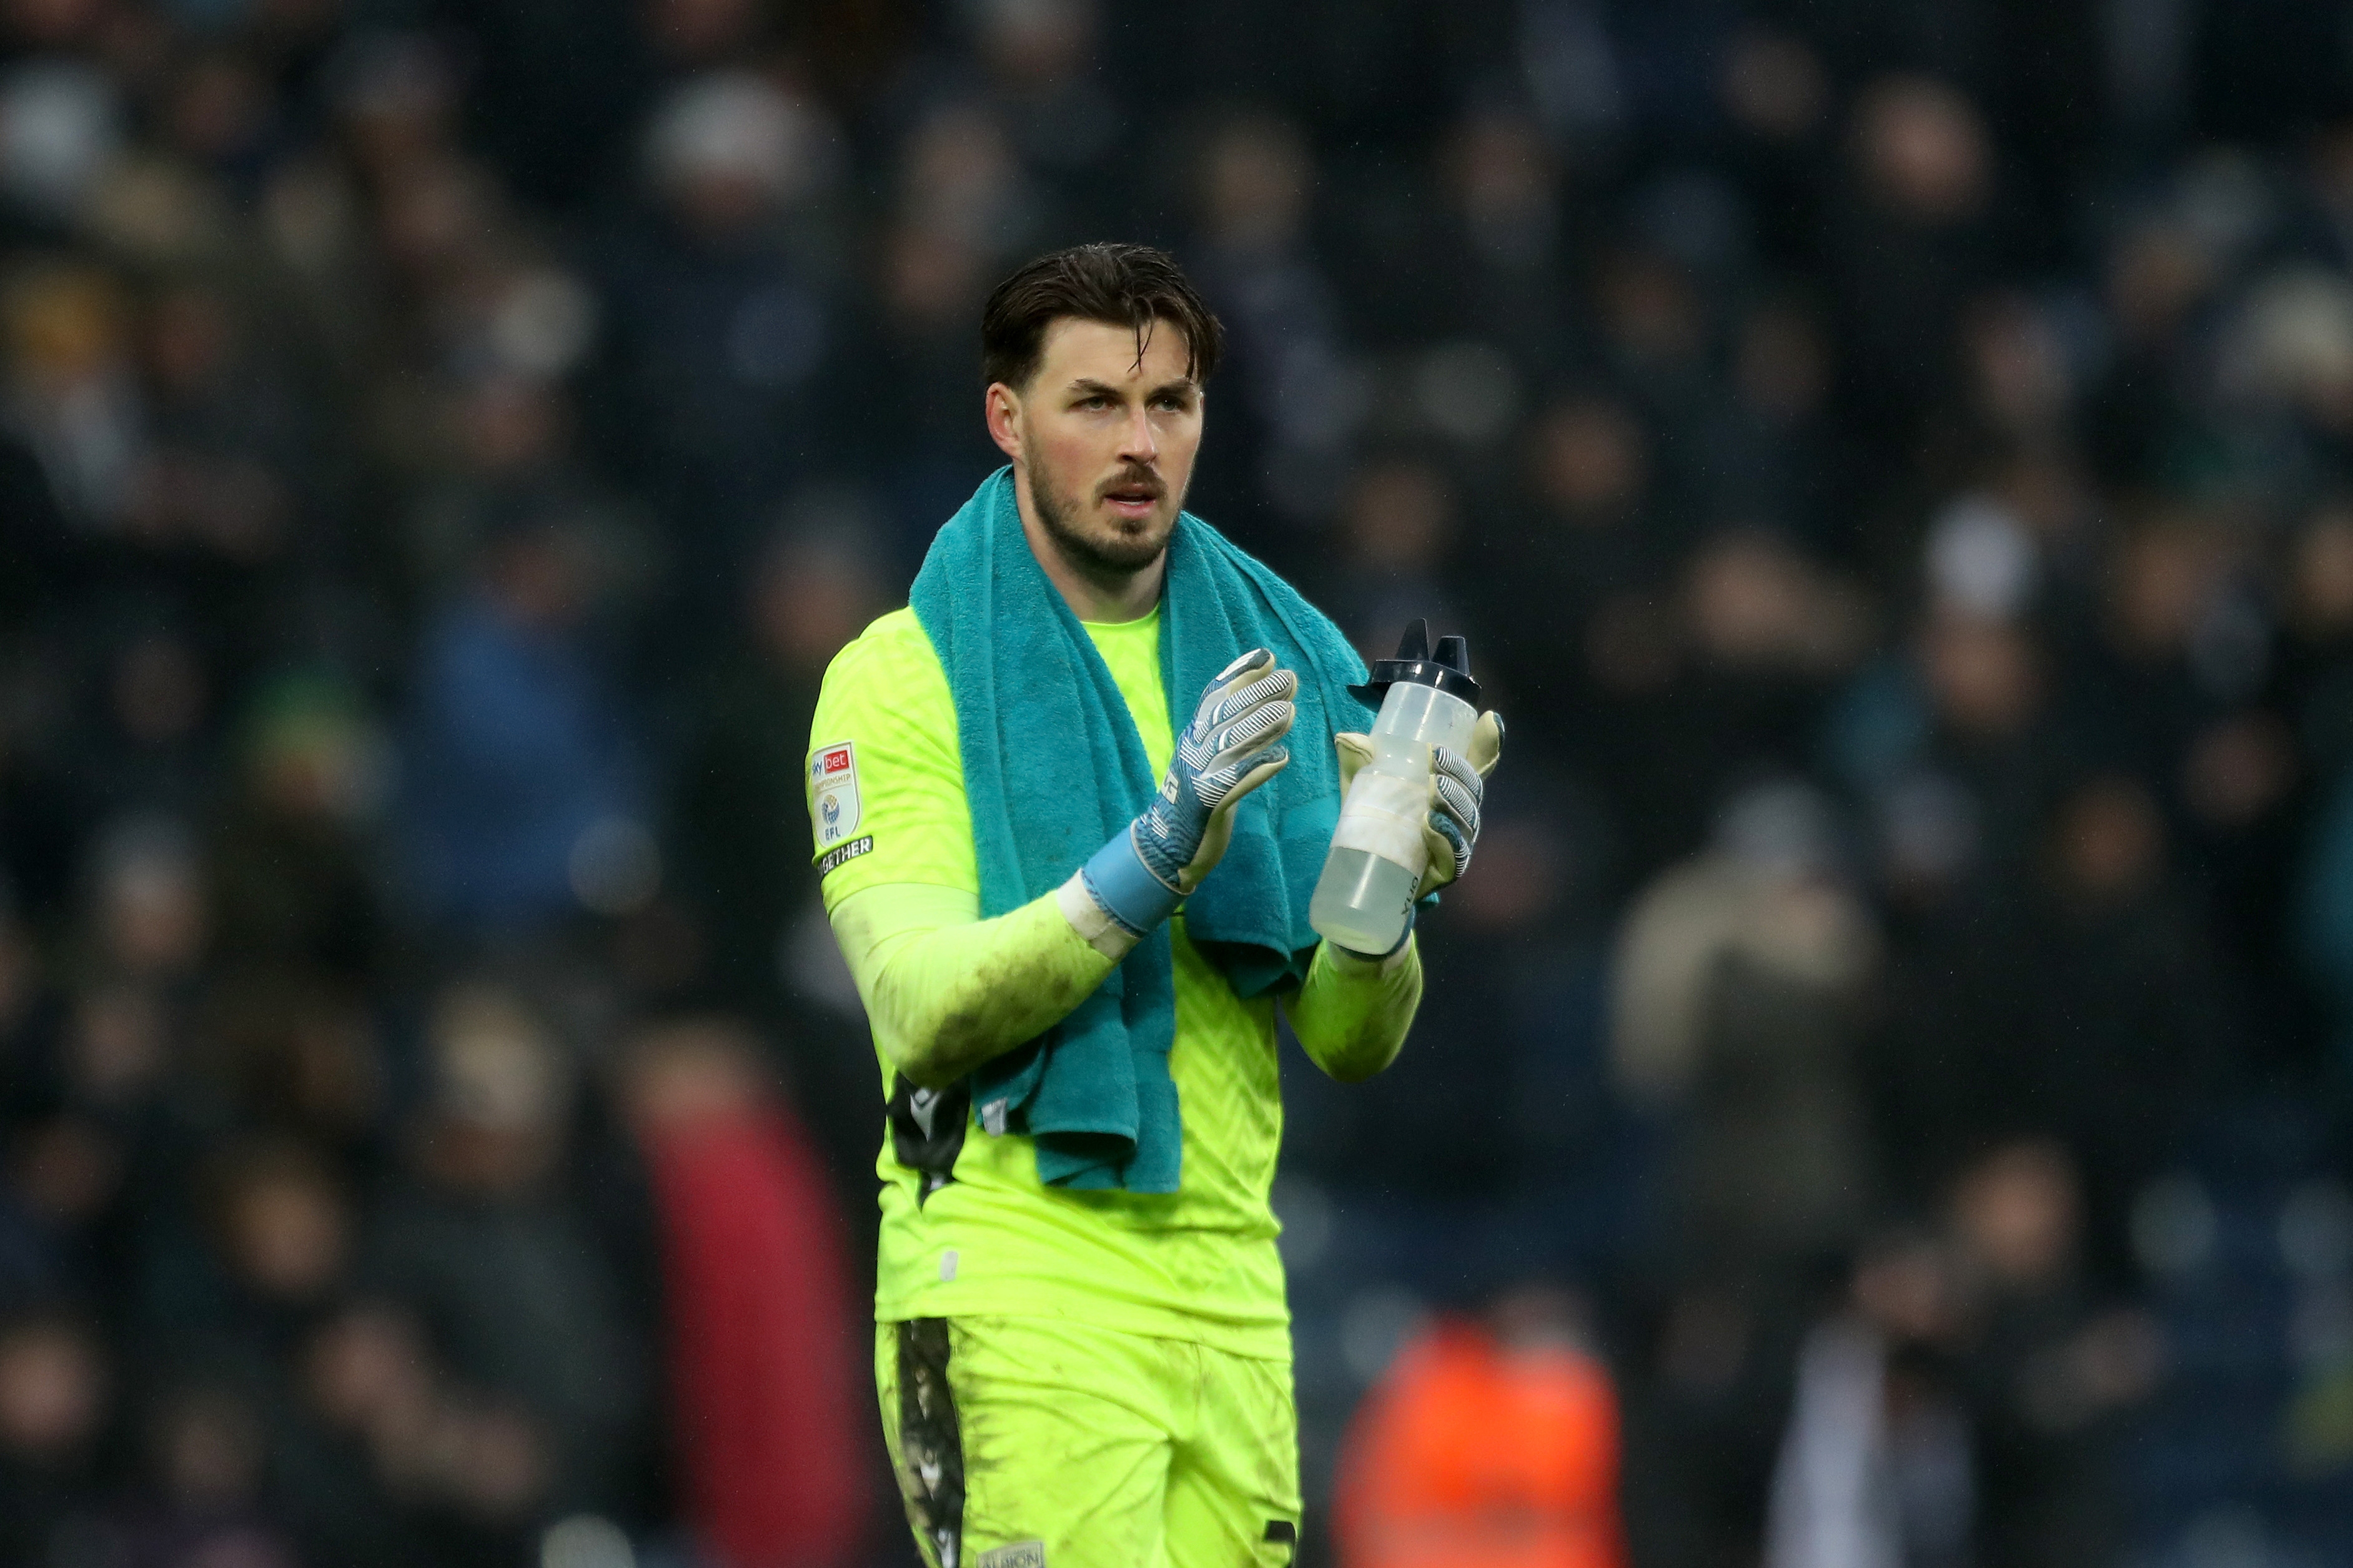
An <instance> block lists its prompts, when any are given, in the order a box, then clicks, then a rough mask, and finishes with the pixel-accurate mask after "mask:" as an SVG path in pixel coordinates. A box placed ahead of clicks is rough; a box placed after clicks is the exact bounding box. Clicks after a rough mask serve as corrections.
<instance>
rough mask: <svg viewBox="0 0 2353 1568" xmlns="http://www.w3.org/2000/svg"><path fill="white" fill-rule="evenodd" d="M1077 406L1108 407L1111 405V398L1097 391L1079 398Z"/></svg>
mask: <svg viewBox="0 0 2353 1568" xmlns="http://www.w3.org/2000/svg"><path fill="white" fill-rule="evenodd" d="M1079 406H1080V407H1082V408H1109V407H1110V406H1111V399H1110V398H1108V397H1105V396H1103V395H1102V394H1100V393H1098V394H1096V395H1094V396H1092V397H1082V398H1080V399H1079Z"/></svg>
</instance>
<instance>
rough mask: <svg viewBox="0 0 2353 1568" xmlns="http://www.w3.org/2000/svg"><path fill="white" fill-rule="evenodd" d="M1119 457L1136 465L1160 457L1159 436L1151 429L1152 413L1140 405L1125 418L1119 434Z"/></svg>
mask: <svg viewBox="0 0 2353 1568" xmlns="http://www.w3.org/2000/svg"><path fill="white" fill-rule="evenodd" d="M1119 455H1120V457H1121V458H1124V459H1125V460H1127V461H1130V462H1137V463H1149V462H1154V461H1156V460H1157V459H1158V458H1159V457H1160V434H1159V432H1158V431H1156V430H1155V429H1153V427H1152V412H1151V410H1150V409H1147V408H1145V407H1143V406H1141V405H1139V406H1137V407H1136V408H1135V409H1134V410H1133V411H1132V412H1131V413H1130V414H1129V415H1128V416H1127V423H1126V424H1125V426H1123V427H1122V428H1121V430H1120V434H1119Z"/></svg>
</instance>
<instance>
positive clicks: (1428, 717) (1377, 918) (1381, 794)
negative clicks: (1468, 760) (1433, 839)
mask: <svg viewBox="0 0 2353 1568" xmlns="http://www.w3.org/2000/svg"><path fill="white" fill-rule="evenodd" d="M1350 689H1351V690H1353V691H1355V692H1356V694H1357V695H1358V696H1360V697H1362V698H1364V699H1365V700H1366V701H1368V702H1370V701H1374V700H1378V701H1379V703H1380V715H1379V717H1378V718H1377V719H1375V720H1374V721H1373V728H1372V738H1373V760H1372V761H1371V762H1369V763H1366V764H1365V766H1364V767H1362V768H1361V769H1359V770H1358V771H1357V773H1356V780H1355V782H1353V783H1352V784H1349V786H1348V797H1347V799H1346V800H1345V801H1344V802H1342V804H1341V806H1340V825H1339V826H1338V827H1337V828H1336V829H1335V831H1334V833H1333V835H1332V853H1331V854H1330V856H1329V857H1328V858H1325V860H1324V874H1323V876H1322V877H1320V878H1318V879H1316V883H1315V896H1314V899H1313V900H1310V901H1309V903H1308V906H1307V923H1308V924H1309V925H1311V926H1313V927H1314V928H1315V931H1316V934H1317V935H1319V936H1322V937H1324V939H1325V940H1327V941H1329V942H1336V943H1337V944H1339V945H1340V946H1342V947H1345V948H1347V949H1349V950H1350V951H1352V952H1366V953H1374V952H1388V951H1389V950H1390V949H1391V948H1393V947H1395V946H1396V945H1397V944H1398V942H1399V941H1400V940H1401V939H1402V938H1403V937H1404V936H1405V931H1406V922H1407V921H1408V920H1409V919H1410V918H1411V915H1412V910H1413V890H1414V889H1415V888H1417V887H1419V885H1420V883H1421V874H1422V872H1423V870H1424V869H1425V868H1427V865H1428V860H1429V854H1428V850H1427V849H1426V848H1425V847H1424V840H1423V837H1422V825H1423V824H1424V822H1425V821H1427V820H1428V818H1429V816H1430V769H1431V763H1430V748H1431V747H1433V746H1444V747H1447V748H1448V749H1450V750H1451V751H1454V752H1461V750H1462V749H1463V747H1464V746H1466V745H1467V744H1468V743H1469V742H1470V740H1471V729H1472V725H1473V724H1475V723H1477V722H1478V719H1479V684H1478V682H1476V681H1474V680H1472V679H1471V654H1470V648H1469V647H1468V645H1467V644H1465V642H1464V641H1463V639H1462V638H1461V637H1442V638H1440V641H1439V644H1438V652H1437V654H1436V655H1435V656H1434V657H1433V656H1432V655H1431V653H1430V627H1429V623H1428V622H1426V621H1416V622H1414V623H1413V625H1412V626H1409V627H1407V628H1406V634H1405V638H1404V640H1403V641H1402V642H1401V643H1400V644H1399V645H1398V657H1397V658H1390V659H1382V660H1380V661H1379V662H1378V663H1377V664H1375V665H1374V666H1373V678H1372V679H1371V680H1370V681H1368V682H1366V684H1365V685H1363V686H1359V687H1352V688H1350Z"/></svg>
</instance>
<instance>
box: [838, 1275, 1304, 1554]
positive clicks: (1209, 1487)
mask: <svg viewBox="0 0 2353 1568" xmlns="http://www.w3.org/2000/svg"><path fill="white" fill-rule="evenodd" d="M945 1327H946V1344H947V1357H946V1367H945V1373H946V1384H947V1393H948V1395H949V1400H950V1406H951V1408H952V1410H953V1412H954V1417H955V1426H956V1428H957V1429H958V1430H957V1447H958V1449H959V1452H957V1453H956V1454H955V1456H954V1457H953V1462H956V1463H957V1464H958V1465H959V1468H961V1471H962V1479H963V1483H964V1506H963V1510H962V1518H961V1520H960V1521H937V1520H934V1519H933V1518H932V1517H930V1510H926V1509H924V1508H923V1504H922V1502H921V1501H920V1500H921V1499H922V1498H923V1497H924V1495H925V1493H924V1489H923V1477H922V1476H921V1475H919V1474H918V1473H916V1471H915V1470H914V1469H913V1467H912V1465H911V1461H910V1458H909V1455H908V1445H907V1443H906V1442H905V1441H904V1439H905V1437H906V1436H908V1434H907V1433H906V1432H905V1431H904V1430H903V1426H902V1422H903V1420H904V1419H905V1416H906V1414H907V1406H906V1403H905V1401H903V1400H902V1397H901V1394H902V1389H903V1388H904V1387H905V1386H906V1381H907V1380H909V1379H911V1378H916V1377H922V1376H923V1375H924V1372H925V1371H926V1370H934V1371H935V1370H936V1369H919V1368H902V1366H901V1364H900V1344H899V1325H898V1324H895V1323H881V1324H878V1325H877V1326H876V1329H875V1335H874V1383H875V1390H876V1392H877V1393H878V1394H880V1395H881V1405H882V1436H883V1439H884V1442H885V1443H886V1444H887V1445H888V1447H889V1448H890V1451H891V1465H892V1469H893V1470H894V1471H896V1472H897V1474H898V1477H899V1486H900V1490H901V1492H902V1495H903V1496H904V1497H906V1499H907V1500H908V1502H909V1509H908V1514H909V1520H910V1522H912V1523H913V1524H914V1525H915V1527H916V1531H917V1538H918V1540H919V1541H921V1542H922V1543H923V1552H924V1557H925V1560H926V1561H927V1562H928V1563H931V1564H932V1565H933V1568H938V1565H939V1563H940V1559H941V1557H942V1556H943V1555H944V1553H943V1552H941V1550H940V1543H939V1542H937V1541H936V1540H934V1539H926V1537H929V1536H930V1535H931V1534H932V1532H933V1531H932V1530H927V1529H926V1528H925V1527H926V1526H927V1525H929V1526H932V1527H933V1529H943V1528H944V1529H946V1530H947V1531H950V1535H951V1539H952V1540H953V1541H954V1542H955V1557H956V1562H957V1563H958V1564H959V1565H960V1568H987V1565H988V1564H989V1563H992V1561H995V1562H1006V1561H1011V1562H1016V1563H1018V1562H1025V1561H1035V1559H1025V1558H1023V1557H1022V1556H1021V1555H1020V1554H1019V1548H1020V1547H1022V1546H1024V1545H1032V1546H1035V1547H1036V1548H1038V1549H1039V1550H1040V1551H1042V1552H1043V1554H1044V1561H1045V1563H1046V1568H1261V1565H1262V1568H1276V1565H1278V1564H1288V1563H1291V1562H1292V1561H1293V1552H1294V1549H1295V1542H1296V1540H1297V1531H1298V1527H1299V1511H1300V1500H1299V1436H1298V1417H1297V1415H1296V1413H1295V1409H1294V1406H1293V1402H1292V1391H1291V1364H1290V1363H1289V1362H1288V1361H1287V1360H1282V1361H1265V1360H1261V1359H1260V1358H1258V1357H1255V1356H1240V1355H1233V1354H1230V1353H1229V1352H1223V1351H1219V1350H1214V1349H1211V1348H1209V1347H1208V1346H1204V1345H1199V1344H1195V1343H1191V1342H1187V1341H1184V1340H1171V1339H1161V1338H1156V1337H1154V1336H1151V1335H1146V1334H1124V1333H1118V1332H1115V1331H1108V1330H1103V1329H1092V1328H1087V1327H1083V1326H1079V1325H1072V1324H1065V1323H1052V1324H1049V1323H1042V1322H1039V1321H1037V1320H1035V1319H1029V1318H957V1319H951V1320H949V1321H948V1322H947V1323H946V1325H945ZM939 1414H940V1413H939V1412H934V1413H933V1415H934V1418H936V1416H937V1415H939ZM915 1419H916V1420H918V1421H923V1419H924V1416H923V1415H922V1414H921V1413H918V1414H917V1415H916V1416H915ZM938 1425H939V1426H943V1427H944V1426H946V1423H945V1422H944V1421H940V1422H938ZM919 1451H922V1452H923V1453H924V1454H925V1458H927V1459H928V1460H929V1461H930V1462H934V1463H936V1462H937V1461H938V1458H939V1456H938V1455H937V1454H936V1453H934V1452H932V1451H930V1450H928V1449H925V1448H923V1447H921V1446H920V1445H919ZM959 1524H960V1526H961V1528H960V1529H958V1528H957V1526H958V1525H959ZM1270 1526H1273V1527H1275V1528H1273V1529H1271V1530H1270V1529H1269V1527H1270ZM992 1552H999V1553H1002V1554H1003V1555H1002V1556H1000V1557H997V1558H995V1559H992V1557H991V1556H990V1553H992Z"/></svg>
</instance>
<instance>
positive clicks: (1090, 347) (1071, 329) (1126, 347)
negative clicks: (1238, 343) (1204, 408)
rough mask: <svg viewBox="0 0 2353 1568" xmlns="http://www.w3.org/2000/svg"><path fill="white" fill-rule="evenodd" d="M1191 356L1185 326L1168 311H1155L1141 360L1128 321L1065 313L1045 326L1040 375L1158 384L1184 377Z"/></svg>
mask: <svg viewBox="0 0 2353 1568" xmlns="http://www.w3.org/2000/svg"><path fill="white" fill-rule="evenodd" d="M1191 357H1192V356H1191V354H1190V353H1187V345H1186V342H1185V332H1184V330H1183V329H1182V328H1180V327H1178V326H1177V325H1176V323H1174V322H1172V321H1168V320H1167V319H1166V317H1155V319H1154V320H1153V322H1152V324H1151V325H1150V326H1149V327H1147V328H1146V329H1145V340H1144V354H1143V358H1142V361H1141V363H1139V362H1138V359H1137V356H1136V352H1135V329H1134V328H1133V327H1130V326H1128V325H1126V324H1125V323H1124V322H1116V321H1089V320H1087V319H1085V318H1083V317H1080V316H1064V317H1062V318H1060V320H1058V321H1054V322H1053V323H1052V324H1051V325H1050V326H1049V327H1048V328H1047V329H1046V337H1045V342H1043V343H1042V344H1041V345H1040V353H1039V370H1040V372H1041V373H1042V374H1041V379H1051V380H1054V381H1068V380H1073V379H1077V378H1081V377H1083V378H1085V379H1087V380H1090V381H1101V382H1106V383H1109V384H1113V385H1116V384H1119V383H1121V382H1125V381H1143V382H1151V383H1154V384H1159V383H1163V382H1168V381H1181V380H1183V379H1184V378H1185V373H1186V369H1187V362H1188V361H1189V360H1190V359H1191Z"/></svg>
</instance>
